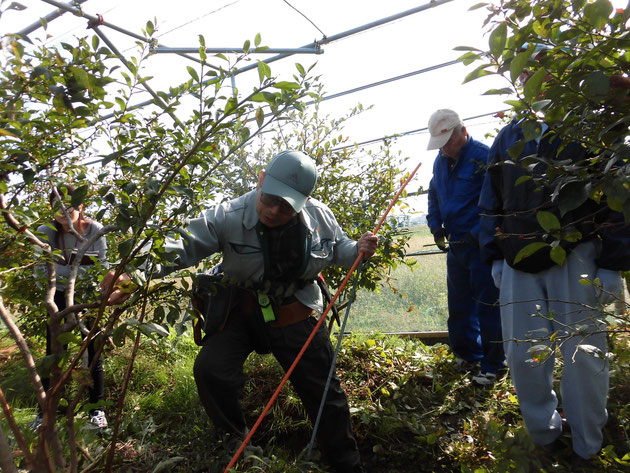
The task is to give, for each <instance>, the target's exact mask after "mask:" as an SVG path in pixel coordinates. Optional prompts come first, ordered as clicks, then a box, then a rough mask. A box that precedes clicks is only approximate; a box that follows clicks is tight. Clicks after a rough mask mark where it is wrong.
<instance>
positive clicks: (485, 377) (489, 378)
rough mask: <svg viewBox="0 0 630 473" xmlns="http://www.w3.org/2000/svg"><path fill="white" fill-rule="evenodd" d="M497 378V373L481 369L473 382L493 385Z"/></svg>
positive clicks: (481, 384)
mask: <svg viewBox="0 0 630 473" xmlns="http://www.w3.org/2000/svg"><path fill="white" fill-rule="evenodd" d="M496 380H497V375H496V373H490V372H489V371H480V372H479V373H478V374H476V375H475V376H473V377H472V381H473V383H475V384H478V385H480V386H492V385H493V384H494V382H495V381H496Z"/></svg>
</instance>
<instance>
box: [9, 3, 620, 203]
mask: <svg viewBox="0 0 630 473" xmlns="http://www.w3.org/2000/svg"><path fill="white" fill-rule="evenodd" d="M17 1H18V2H19V3H21V4H23V5H24V6H26V7H27V9H26V10H25V11H22V12H14V11H7V12H5V13H4V15H3V16H2V18H0V34H2V35H4V34H6V33H10V32H17V31H20V30H21V29H23V28H24V27H26V26H28V25H30V24H31V23H33V22H35V21H37V19H38V17H39V16H43V15H45V14H47V13H50V12H51V11H53V10H54V7H53V6H51V5H48V4H46V3H44V2H43V1H41V0H17ZM478 1H479V0H453V1H451V2H449V3H446V4H443V5H439V6H436V7H434V8H431V9H428V10H425V11H422V12H419V13H415V14H413V15H411V16H407V17H405V18H403V19H400V20H397V21H395V22H392V23H388V24H387V25H384V26H380V27H378V28H375V29H371V30H368V31H365V32H363V33H360V34H357V35H354V36H351V37H349V38H346V39H343V40H340V41H336V42H333V43H331V44H328V45H325V46H323V49H324V54H322V55H318V56H315V55H295V56H291V57H289V58H286V59H283V60H282V61H277V62H274V63H272V64H270V67H271V70H272V75H280V76H282V75H283V74H293V72H294V71H295V66H294V64H295V62H300V63H301V64H302V65H304V66H305V67H307V66H310V65H311V64H313V63H314V62H317V66H316V68H315V69H314V72H315V73H316V74H318V75H321V77H322V82H323V84H324V88H325V91H326V92H327V93H328V94H334V93H338V92H342V91H345V90H348V89H351V88H355V87H359V86H362V85H365V84H368V83H371V82H376V81H379V80H383V79H387V78H390V77H394V76H396V75H400V74H405V73H408V72H412V71H415V70H418V69H422V68H426V67H430V66H434V65H437V64H440V63H444V62H447V61H451V60H453V59H456V58H457V57H459V56H460V55H461V54H462V53H461V52H458V51H453V48H454V47H456V46H461V45H467V46H475V47H479V48H481V49H487V35H484V29H483V20H484V19H485V17H486V10H485V9H479V10H475V11H468V9H469V8H470V7H471V6H472V5H474V4H476V3H478ZM288 2H289V3H290V4H291V5H293V6H294V7H295V8H296V9H298V10H299V11H300V12H302V13H303V14H304V15H305V16H307V17H308V18H309V19H310V20H311V21H312V22H313V23H314V24H315V25H317V27H319V28H320V29H321V30H322V31H323V32H324V34H326V35H327V36H328V37H330V36H333V35H336V34H339V33H342V32H345V31H347V30H350V29H352V28H356V27H359V26H362V25H365V24H367V23H370V22H373V21H376V20H379V19H381V18H384V17H388V16H390V15H394V14H397V13H400V12H403V11H406V10H408V9H410V8H414V7H416V6H419V5H423V4H426V3H428V2H425V1H422V2H418V1H410V0H394V1H389V2H384V1H382V0H336V1H333V0H318V1H316V2H314V1H312V0H288ZM613 3H614V4H615V6H618V7H619V6H624V0H613ZM5 5H6V3H5ZM82 8H83V10H84V12H86V13H88V14H91V15H95V14H97V13H100V14H102V15H103V17H104V18H105V20H106V21H107V22H109V23H112V24H114V25H117V26H119V27H122V28H124V29H126V30H129V31H132V32H134V33H138V34H140V31H141V28H143V27H144V26H145V24H146V21H147V20H153V18H156V19H157V26H158V29H157V37H158V39H159V41H160V43H162V44H164V45H166V46H169V47H197V46H198V39H197V35H198V34H203V35H204V37H205V40H206V46H208V47H240V46H242V44H243V42H244V41H245V40H246V39H250V40H251V41H252V44H253V39H254V37H255V35H256V34H257V33H260V34H261V36H262V44H263V45H265V46H269V47H272V48H297V47H301V46H304V45H306V44H309V43H311V42H312V41H314V40H319V39H321V38H322V33H320V32H319V31H318V30H317V29H316V28H315V27H314V26H312V25H311V23H309V22H308V21H307V20H306V19H304V18H303V17H302V16H301V15H300V14H299V13H297V12H296V11H295V10H294V9H292V8H291V7H290V6H289V5H288V4H287V3H286V2H285V1H283V0H211V1H210V0H206V1H202V0H178V1H177V2H166V1H164V0H126V1H121V0H88V1H87V2H86V3H84V4H83V5H82ZM171 30H173V31H171ZM102 31H103V32H104V33H105V34H106V35H107V36H108V37H109V39H110V40H112V41H113V42H114V43H115V44H116V46H117V47H118V49H119V50H121V51H123V52H125V54H126V55H132V54H134V50H133V49H130V48H132V47H133V45H134V42H135V40H133V39H131V38H129V37H127V36H125V35H122V34H120V33H118V32H115V31H113V30H110V29H108V28H102ZM47 33H48V34H49V35H51V38H50V39H49V40H48V41H52V42H58V41H64V40H65V41H69V40H70V39H71V38H72V37H73V36H85V35H91V32H90V31H87V30H86V20H85V19H82V18H78V17H75V16H73V15H71V14H69V13H66V14H65V15H64V16H62V17H61V18H59V19H57V20H54V21H52V22H51V23H50V24H49V27H48V31H47ZM44 35H45V32H44V31H43V30H42V29H39V30H38V31H37V32H35V33H33V34H32V35H31V38H44ZM265 57H268V56H267V55H257V56H256V58H258V59H263V58H265ZM186 65H192V66H193V67H195V66H196V65H197V64H196V63H194V62H190V61H186V60H185V59H182V58H180V57H178V56H175V55H171V54H158V55H155V56H152V57H151V58H149V60H148V61H147V62H146V63H145V67H146V75H151V76H154V79H152V81H151V86H152V88H153V89H154V90H166V89H167V88H168V86H170V85H176V84H178V83H180V82H182V81H183V80H186V79H187V78H188V74H187V72H186V68H185V66H186ZM473 67H474V66H469V67H464V66H462V65H456V66H448V67H445V68H442V69H438V70H435V71H431V72H427V73H424V74H420V75H416V76H413V77H410V78H406V79H402V80H399V81H395V82H392V83H389V84H387V85H383V86H379V87H376V88H371V89H368V90H365V91H362V92H358V93H354V94H350V95H347V96H344V97H342V98H338V99H333V100H330V101H328V102H325V103H324V105H323V107H322V110H323V111H324V112H325V113H329V114H330V115H331V116H340V115H343V114H345V112H346V111H348V110H349V109H350V108H351V107H353V106H355V105H356V104H357V103H359V102H360V103H362V104H363V105H364V106H369V105H373V109H372V110H370V111H369V112H365V113H364V114H362V115H361V116H360V117H358V118H355V119H354V120H353V121H351V122H350V123H349V124H348V125H347V127H346V129H345V130H344V131H343V135H346V136H349V137H350V139H351V141H356V142H362V141H366V140H370V139H374V138H380V137H382V136H386V135H392V134H395V133H404V132H407V131H410V130H415V129H418V128H423V127H425V126H426V124H427V121H428V119H429V116H430V115H431V113H433V111H435V110H436V109H438V108H452V109H454V110H456V111H457V112H458V113H459V115H460V116H461V117H462V118H463V119H466V118H467V117H472V116H475V115H480V114H484V113H490V112H495V111H498V110H501V109H504V108H506V106H505V105H504V104H503V100H505V98H506V97H497V96H483V95H481V94H482V93H483V92H484V91H486V90H487V89H490V88H494V87H504V86H505V85H506V84H505V83H504V82H503V81H500V80H499V79H498V78H492V79H488V78H484V79H479V80H476V81H473V82H472V83H469V84H465V85H462V81H463V79H464V77H465V75H466V74H467V73H468V72H470V71H471V70H472V69H473ZM248 76H249V77H248ZM256 77H257V72H256V71H252V72H248V73H244V74H242V75H239V76H237V79H236V83H237V86H238V87H239V88H241V89H242V90H247V87H248V84H249V83H250V81H253V80H254V79H255V78H256ZM147 97H148V96H147ZM147 97H144V98H142V100H144V99H146V98H147ZM139 101H141V100H139ZM466 125H467V127H468V131H469V132H470V133H471V135H472V136H473V137H474V138H476V139H478V140H480V141H483V142H485V143H486V144H491V139H487V138H485V137H484V135H485V134H486V133H488V132H492V131H493V130H494V129H495V128H496V127H498V126H500V122H499V121H498V120H497V119H493V118H491V117H489V118H482V119H477V120H471V121H468V122H467V123H466ZM427 140H428V136H427V134H426V132H424V133H422V134H415V135H412V136H409V137H404V138H401V139H399V140H398V141H397V142H396V143H395V147H394V149H400V150H401V152H402V154H403V155H404V156H409V157H410V158H411V159H410V161H409V165H408V167H409V169H410V170H411V169H413V168H414V167H415V166H416V164H417V163H418V161H421V162H422V166H421V169H420V171H419V173H418V175H417V177H416V178H415V179H414V181H413V182H412V183H411V184H410V186H409V190H415V189H417V188H418V187H419V186H423V187H425V188H426V187H428V184H429V180H430V178H431V173H432V167H433V160H434V159H435V156H436V152H434V151H426V145H427ZM375 146H378V144H376V145H375ZM412 200H413V199H412ZM425 201H426V199H421V203H416V204H415V205H414V204H413V203H412V202H410V204H411V205H413V207H414V208H416V209H418V210H424V209H426V203H425Z"/></svg>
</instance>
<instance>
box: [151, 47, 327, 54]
mask: <svg viewBox="0 0 630 473" xmlns="http://www.w3.org/2000/svg"><path fill="white" fill-rule="evenodd" d="M151 51H153V52H155V53H158V54H164V53H176V54H179V53H193V54H194V53H198V52H199V48H166V47H162V46H159V47H157V48H152V49H151ZM206 52H207V53H209V54H221V53H242V52H243V48H242V47H241V48H206ZM323 52H324V50H323V49H321V48H320V47H316V48H252V49H250V50H249V51H248V53H249V54H278V53H282V54H322V53H323Z"/></svg>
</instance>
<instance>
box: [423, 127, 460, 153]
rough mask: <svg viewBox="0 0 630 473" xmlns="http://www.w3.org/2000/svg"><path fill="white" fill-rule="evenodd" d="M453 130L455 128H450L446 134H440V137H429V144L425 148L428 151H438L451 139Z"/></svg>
mask: <svg viewBox="0 0 630 473" xmlns="http://www.w3.org/2000/svg"><path fill="white" fill-rule="evenodd" d="M454 129H455V128H452V129H450V130H449V131H447V132H446V133H442V134H441V135H438V136H433V135H431V138H429V144H428V146H427V149H428V150H431V149H440V148H441V147H442V146H444V145H445V144H446V142H447V141H448V140H449V139H450V138H451V135H452V134H453V130H454Z"/></svg>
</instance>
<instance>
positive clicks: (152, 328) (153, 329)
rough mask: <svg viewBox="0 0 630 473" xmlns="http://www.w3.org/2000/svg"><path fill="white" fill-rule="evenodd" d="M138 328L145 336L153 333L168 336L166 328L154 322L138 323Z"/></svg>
mask: <svg viewBox="0 0 630 473" xmlns="http://www.w3.org/2000/svg"><path fill="white" fill-rule="evenodd" d="M138 330H139V331H140V332H142V333H143V334H144V335H146V336H147V337H150V336H151V334H153V333H155V334H157V335H159V336H160V337H168V335H169V333H168V329H166V328H164V327H163V326H162V325H159V324H156V323H143V324H138Z"/></svg>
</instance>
